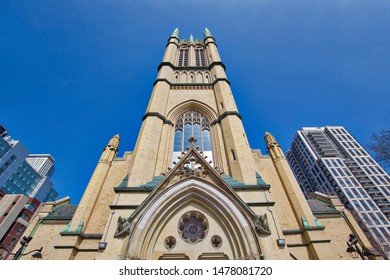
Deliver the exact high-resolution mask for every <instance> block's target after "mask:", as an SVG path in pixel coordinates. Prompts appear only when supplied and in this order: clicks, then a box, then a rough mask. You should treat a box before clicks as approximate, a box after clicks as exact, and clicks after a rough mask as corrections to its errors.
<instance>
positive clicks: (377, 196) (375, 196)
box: [371, 195, 383, 202]
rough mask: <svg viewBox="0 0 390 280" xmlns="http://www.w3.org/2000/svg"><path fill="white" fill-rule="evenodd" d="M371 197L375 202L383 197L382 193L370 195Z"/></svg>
mask: <svg viewBox="0 0 390 280" xmlns="http://www.w3.org/2000/svg"><path fill="white" fill-rule="evenodd" d="M371 198H372V199H373V200H375V202H376V201H377V200H381V199H383V195H372V196H371Z"/></svg>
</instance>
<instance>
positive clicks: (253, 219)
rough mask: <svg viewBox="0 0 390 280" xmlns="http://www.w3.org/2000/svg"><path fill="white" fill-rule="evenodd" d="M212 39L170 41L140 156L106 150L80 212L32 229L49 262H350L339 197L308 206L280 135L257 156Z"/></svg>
mask: <svg viewBox="0 0 390 280" xmlns="http://www.w3.org/2000/svg"><path fill="white" fill-rule="evenodd" d="M241 119H242V118H241V115H240V113H239V112H238V109H237V106H236V103H235V101H234V98H233V94H232V90H231V88H230V83H229V80H228V79H227V76H226V72H225V66H224V64H223V63H222V61H221V58H220V55H219V53H218V48H217V44H216V41H215V39H214V37H213V36H212V34H211V33H210V31H209V30H208V29H207V28H206V29H205V31H204V39H203V40H194V39H193V38H192V36H191V37H190V39H189V40H185V39H183V40H180V39H179V31H178V29H176V30H175V31H174V32H173V34H172V35H171V37H170V38H169V40H168V44H167V46H166V50H165V54H164V57H163V60H162V63H161V64H160V66H159V68H158V76H157V79H156V81H155V83H154V87H153V92H152V94H151V98H150V101H149V104H148V107H147V110H146V114H145V115H144V117H143V119H142V127H141V130H140V132H139V136H138V140H137V143H136V146H135V148H134V151H132V152H125V153H124V155H123V157H117V151H118V146H119V144H120V138H119V135H115V136H114V137H112V139H111V140H110V141H109V143H108V145H107V146H106V147H105V149H104V151H103V152H102V155H101V158H100V160H99V162H98V164H97V166H96V169H95V171H94V173H93V174H92V177H91V179H90V182H89V184H88V185H87V187H86V190H85V193H84V195H83V197H82V199H81V201H80V203H79V204H78V205H71V204H69V198H64V199H61V200H58V201H55V202H50V203H46V204H45V206H44V207H43V208H42V209H41V211H40V214H39V215H38V216H37V217H36V218H35V219H34V221H33V222H32V223H31V224H30V227H29V228H28V232H26V233H27V234H29V235H30V236H32V237H33V239H32V241H31V243H30V246H32V247H34V246H38V247H40V246H44V249H43V252H42V254H43V256H44V259H87V260H88V259H191V260H194V259H230V260H231V259H253V260H261V259H351V258H353V256H352V255H351V254H350V253H348V252H346V249H347V247H346V245H345V244H346V241H347V239H348V236H349V234H354V235H356V236H358V238H359V242H361V243H362V244H363V245H364V246H367V247H369V244H368V243H367V240H366V239H365V238H364V234H363V233H362V232H360V229H359V227H358V226H357V225H356V224H355V222H354V220H353V219H349V217H350V215H349V213H348V212H347V211H346V210H344V209H343V208H342V205H340V204H338V202H337V201H336V200H334V198H332V197H325V196H323V197H321V201H320V200H317V201H312V202H310V203H309V202H308V201H307V200H306V199H305V198H304V196H303V194H302V192H301V190H300V188H299V185H298V184H297V182H296V180H295V178H294V175H293V173H292V172H291V170H290V168H289V165H288V164H287V161H286V159H285V157H284V154H283V152H282V149H281V148H280V146H279V145H278V143H277V142H276V140H275V138H274V137H273V136H272V135H271V134H269V133H266V134H265V142H266V144H267V150H268V153H269V155H263V154H262V153H261V152H260V151H259V150H254V149H251V147H250V146H249V143H248V139H247V138H246V134H245V130H244V127H243V124H242V120H241Z"/></svg>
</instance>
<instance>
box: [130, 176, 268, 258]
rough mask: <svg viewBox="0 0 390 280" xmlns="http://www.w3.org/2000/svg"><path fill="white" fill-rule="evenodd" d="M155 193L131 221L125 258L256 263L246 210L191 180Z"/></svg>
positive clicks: (254, 239)
mask: <svg viewBox="0 0 390 280" xmlns="http://www.w3.org/2000/svg"><path fill="white" fill-rule="evenodd" d="M157 193H158V192H156V195H155V196H154V197H153V195H152V197H150V199H149V200H148V201H147V203H146V205H144V206H143V209H142V210H141V211H140V212H139V213H138V214H137V216H136V217H135V226H134V230H133V232H132V234H131V236H130V240H129V247H128V250H127V257H128V258H136V259H183V258H187V257H188V258H189V259H259V258H260V256H261V247H260V240H259V239H258V237H257V236H256V233H255V231H254V229H253V225H252V220H251V218H250V217H248V215H247V213H246V209H244V207H243V206H242V205H240V203H239V202H238V201H236V198H234V197H231V196H229V194H228V193H227V192H224V191H223V189H221V188H220V187H218V186H216V185H214V184H213V183H210V182H207V181H204V180H202V179H198V178H191V179H186V180H181V181H179V182H178V183H176V184H174V185H172V186H170V187H167V188H166V189H165V190H163V191H161V192H159V193H158V194H157Z"/></svg>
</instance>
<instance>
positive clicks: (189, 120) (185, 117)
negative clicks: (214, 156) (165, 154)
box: [173, 110, 212, 152]
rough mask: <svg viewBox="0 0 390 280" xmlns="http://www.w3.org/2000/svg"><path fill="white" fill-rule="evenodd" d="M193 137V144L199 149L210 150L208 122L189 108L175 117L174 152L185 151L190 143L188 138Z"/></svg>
mask: <svg viewBox="0 0 390 280" xmlns="http://www.w3.org/2000/svg"><path fill="white" fill-rule="evenodd" d="M191 137H194V139H195V140H196V142H195V143H194V146H195V147H197V149H198V150H199V151H202V152H211V151H212V149H211V136H210V124H209V121H208V120H207V118H206V117H205V116H204V115H203V114H201V113H199V112H198V111H195V110H189V111H187V112H185V113H184V114H182V115H181V116H180V117H178V118H177V121H176V125H175V141H174V150H173V151H174V152H185V151H186V150H187V147H189V146H190V145H191V143H190V142H188V140H189V139H190V138H191Z"/></svg>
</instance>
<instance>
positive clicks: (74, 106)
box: [0, 0, 390, 203]
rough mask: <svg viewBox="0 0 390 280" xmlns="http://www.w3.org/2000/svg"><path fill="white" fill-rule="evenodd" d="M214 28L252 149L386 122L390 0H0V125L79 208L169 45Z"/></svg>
mask: <svg viewBox="0 0 390 280" xmlns="http://www.w3.org/2000/svg"><path fill="white" fill-rule="evenodd" d="M176 27H179V29H180V37H181V38H189V36H190V34H193V35H194V37H195V38H203V33H202V32H203V29H204V28H205V27H208V28H209V29H210V31H211V32H212V33H213V35H214V37H215V39H216V41H217V44H218V47H219V52H220V54H221V58H222V60H223V62H224V63H225V65H226V66H227V76H228V78H229V80H230V82H231V87H232V90H233V95H234V97H235V99H236V102H237V106H238V109H239V112H240V113H241V115H242V116H243V123H244V127H245V130H246V133H247V136H248V139H249V142H250V145H251V147H252V148H259V149H261V150H262V152H263V153H266V150H265V145H264V141H263V135H264V133H265V131H269V132H271V133H273V134H274V135H275V137H276V138H277V140H278V141H279V142H280V144H281V146H282V147H283V149H284V150H285V151H286V150H287V149H288V148H289V146H290V143H291V140H292V138H293V136H294V133H295V131H296V130H298V129H300V128H301V127H303V126H325V125H343V126H345V127H346V128H347V129H348V130H349V131H350V132H351V133H352V134H353V135H354V136H355V138H357V139H358V140H359V141H360V143H361V144H363V145H365V144H367V143H368V142H369V141H370V137H371V134H372V133H373V132H376V131H378V130H380V129H381V128H388V127H389V124H390V109H389V104H390V82H389V80H390V79H389V77H390V51H389V49H390V36H389V30H390V1H385V0H383V1H381V0H377V1H362V0H307V1H299V0H295V1H278V0H257V1H204V0H198V1H142V2H141V1H140V3H139V2H138V1H112V0H111V1H108V0H107V1H83V0H78V1H74V0H68V1H52V0H51V1H49V0H41V1H39V0H38V1H14V0H10V1H7V0H2V1H1V2H0V40H1V43H0V100H1V103H0V104H1V106H0V122H1V123H3V125H4V126H5V127H7V129H8V130H9V132H10V134H11V135H12V136H13V138H15V139H19V140H21V141H22V142H23V144H24V145H25V146H26V147H27V148H28V149H29V151H30V152H31V153H50V154H52V155H53V156H54V158H55V159H56V164H55V165H56V172H55V175H54V176H53V181H54V183H55V185H56V189H57V190H58V192H59V194H60V195H59V197H64V196H67V195H69V196H71V202H72V203H78V201H79V200H80V198H81V195H82V193H83V191H84V189H85V187H86V185H87V183H88V180H89V178H90V176H91V174H92V172H93V170H94V168H95V165H96V163H97V161H98V159H99V156H100V153H101V151H102V149H103V147H104V146H105V145H106V144H107V142H108V140H109V139H110V137H111V136H113V135H115V134H117V133H119V134H120V136H121V140H122V141H121V145H120V152H119V156H122V155H123V153H124V152H125V151H131V150H133V148H134V146H135V141H136V139H137V135H138V132H139V129H140V127H141V118H142V116H143V115H144V113H145V110H146V106H147V103H148V100H149V97H150V94H151V92H152V84H153V82H154V80H155V78H156V75H157V66H158V65H159V63H160V62H161V59H162V56H163V54H164V50H165V45H166V42H167V39H168V38H169V36H170V34H171V33H172V31H173V29H174V28H176Z"/></svg>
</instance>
